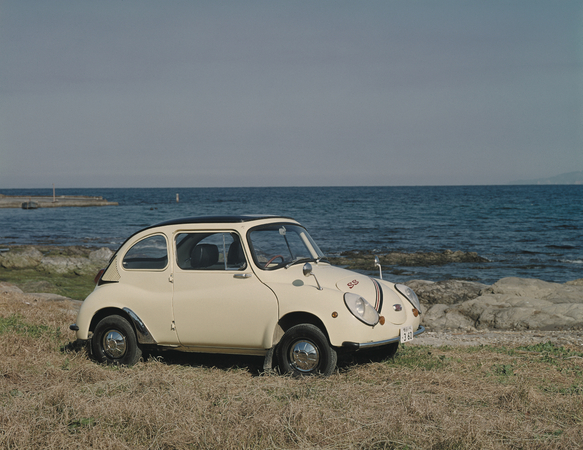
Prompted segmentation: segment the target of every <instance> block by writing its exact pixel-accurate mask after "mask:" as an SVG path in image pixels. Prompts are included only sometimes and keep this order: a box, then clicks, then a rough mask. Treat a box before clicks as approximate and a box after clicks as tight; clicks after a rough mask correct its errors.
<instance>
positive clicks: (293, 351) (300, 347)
mask: <svg viewBox="0 0 583 450" xmlns="http://www.w3.org/2000/svg"><path fill="white" fill-rule="evenodd" d="M289 360H290V364H291V366H292V367H293V368H294V369H297V370H299V371H300V372H311V371H313V370H314V369H315V368H316V367H318V363H319V362H320V352H319V350H318V347H316V346H315V345H314V344H313V343H311V342H310V341H306V340H301V341H297V342H295V343H294V345H292V347H291V348H290V354H289Z"/></svg>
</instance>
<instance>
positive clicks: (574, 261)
mask: <svg viewBox="0 0 583 450" xmlns="http://www.w3.org/2000/svg"><path fill="white" fill-rule="evenodd" d="M559 261H560V262H562V263H567V264H583V259H560V260H559Z"/></svg>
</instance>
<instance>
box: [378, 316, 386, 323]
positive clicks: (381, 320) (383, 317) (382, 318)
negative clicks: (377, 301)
mask: <svg viewBox="0 0 583 450" xmlns="http://www.w3.org/2000/svg"><path fill="white" fill-rule="evenodd" d="M379 323H380V324H381V325H384V324H385V316H380V317H379Z"/></svg>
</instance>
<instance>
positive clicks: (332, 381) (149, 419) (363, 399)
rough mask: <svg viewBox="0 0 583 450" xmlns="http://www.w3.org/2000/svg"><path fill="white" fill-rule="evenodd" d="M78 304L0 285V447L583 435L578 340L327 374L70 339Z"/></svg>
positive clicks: (558, 442)
mask: <svg viewBox="0 0 583 450" xmlns="http://www.w3.org/2000/svg"><path fill="white" fill-rule="evenodd" d="M74 320H75V311H73V310H70V309H67V308H64V307H63V305H62V304H60V303H59V302H25V301H22V294H17V293H15V292H4V293H1V295H0V354H2V358H0V374H1V376H0V448H7V449H8V448H19V449H25V448H46V449H57V448H59V449H60V448H81V447H83V448H89V447H91V448H128V449H129V448H152V449H170V448H173V449H186V448H208V449H211V448H286V449H294V448H298V449H300V448H302V449H303V448H329V449H347V448H356V449H358V448H362V449H364V448H376V449H413V448H415V449H460V448H464V449H471V448H474V449H486V448H508V449H518V448H520V449H558V448H577V447H578V446H579V445H580V443H581V442H583V410H582V409H581V404H582V403H583V352H581V349H580V347H574V346H573V347H572V346H558V345H556V344H551V343H541V344H537V345H526V346H514V345H510V344H509V345H505V346H497V345H495V346H488V345H486V346H477V347H449V346H442V347H438V348H435V347H425V346H419V345H409V344H407V345H405V346H403V347H402V348H401V349H400V351H399V353H398V354H397V357H396V358H395V359H392V360H386V361H380V362H379V361H376V362H367V361H366V360H365V359H362V358H361V359H360V360H359V361H357V362H358V364H353V362H354V361H351V360H346V361H344V362H343V363H342V364H341V365H340V367H339V370H338V371H337V372H336V373H334V374H333V375H332V376H330V377H328V378H318V377H316V378H300V379H297V378H290V377H283V376H279V375H277V376H275V375H272V374H263V373H261V371H260V368H261V365H262V360H261V359H260V358H251V357H247V358H243V357H231V356H220V357H213V356H209V355H197V354H174V353H161V354H157V355H153V356H151V357H150V358H149V360H148V361H146V362H140V363H138V364H137V365H135V366H134V367H131V368H127V367H111V366H103V365H99V364H96V363H95V362H93V361H92V360H90V358H89V357H88V355H87V353H86V352H85V350H84V349H79V350H73V348H72V346H71V345H70V344H71V343H72V340H73V339H74V334H73V332H71V331H69V330H68V324H70V323H72V322H73V321H74Z"/></svg>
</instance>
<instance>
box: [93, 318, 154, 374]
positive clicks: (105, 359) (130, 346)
mask: <svg viewBox="0 0 583 450" xmlns="http://www.w3.org/2000/svg"><path fill="white" fill-rule="evenodd" d="M91 350H92V351H93V356H94V357H95V359H97V361H99V362H102V363H106V364H111V365H126V366H132V365H134V364H135V363H137V362H138V361H139V360H140V357H141V356H142V351H141V349H140V347H138V340H137V338H136V333H135V332H134V329H133V328H132V326H131V325H130V323H129V322H128V321H127V320H126V319H124V318H123V317H121V316H107V317H105V318H103V319H101V320H100V321H99V323H98V324H97V326H96V327H95V331H94V332H93V337H92V338H91Z"/></svg>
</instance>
